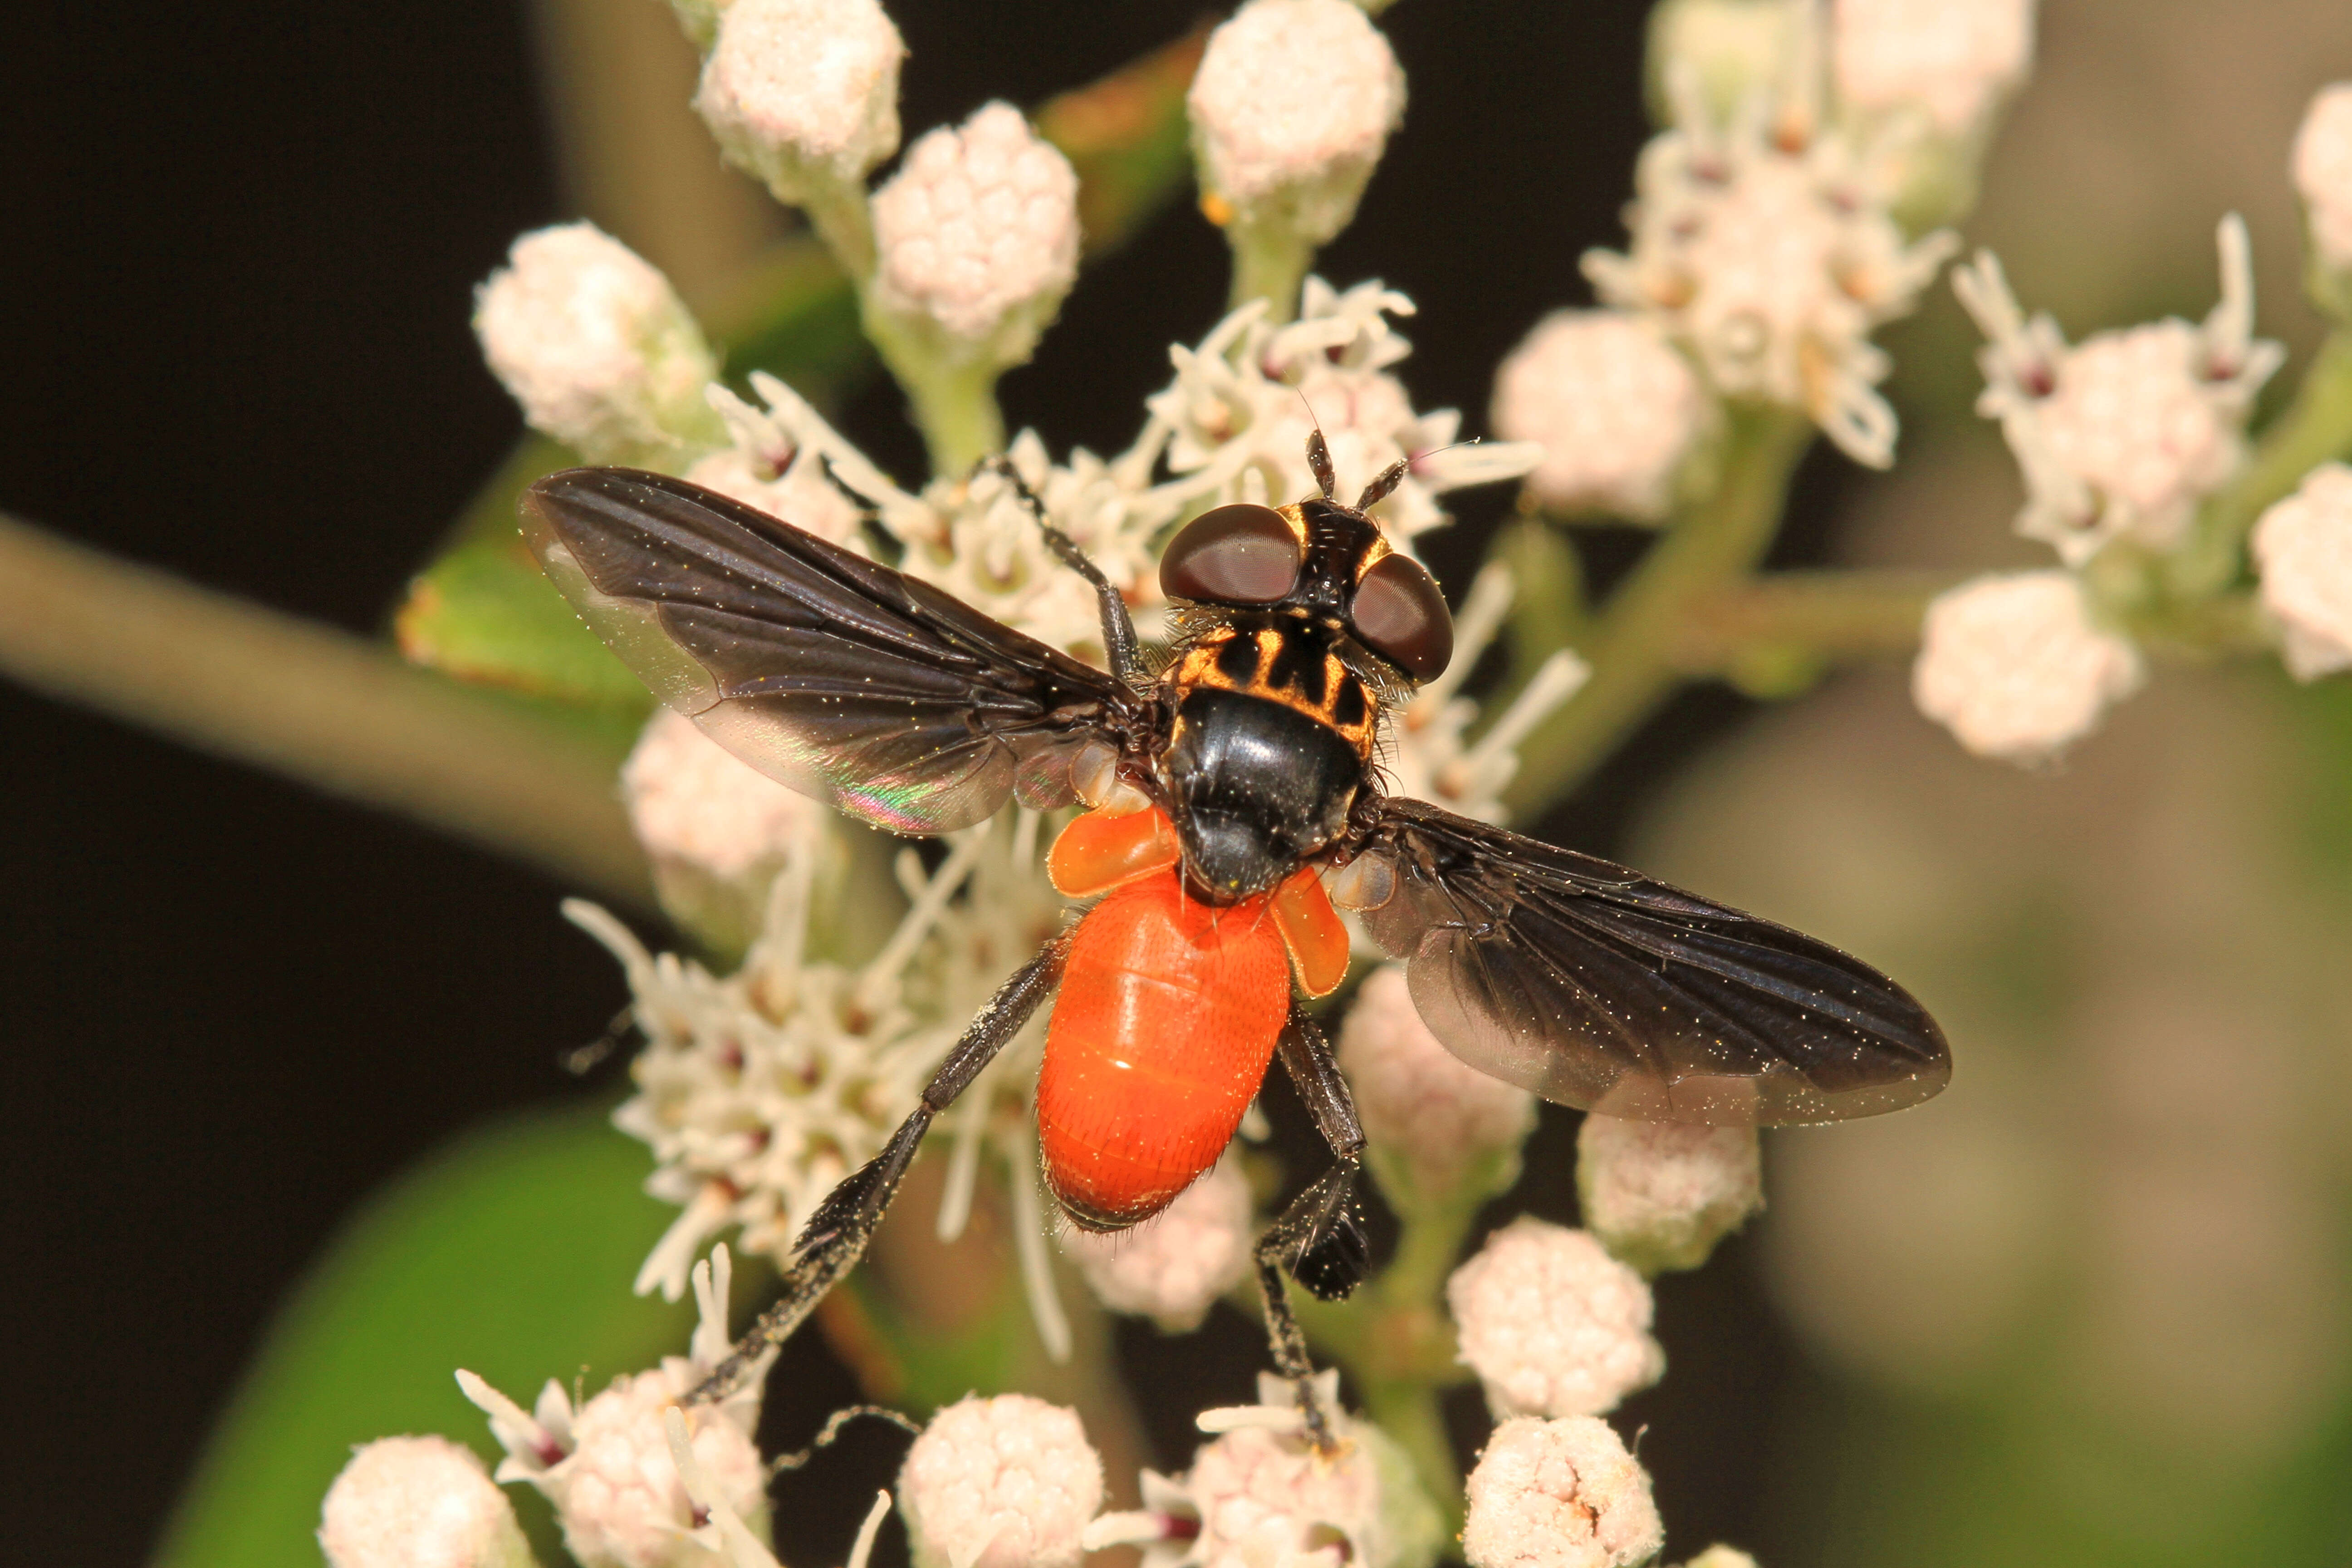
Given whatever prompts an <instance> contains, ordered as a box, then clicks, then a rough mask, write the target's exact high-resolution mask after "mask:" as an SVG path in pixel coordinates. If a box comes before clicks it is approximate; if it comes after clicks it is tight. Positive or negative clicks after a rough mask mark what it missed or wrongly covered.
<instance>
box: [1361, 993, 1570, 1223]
mask: <svg viewBox="0 0 2352 1568" xmlns="http://www.w3.org/2000/svg"><path fill="white" fill-rule="evenodd" d="M1339 1066H1340V1067H1341V1068H1343V1069H1344V1070H1345V1071H1346V1072H1347V1075H1348V1083H1349V1087H1350V1088H1351V1089H1354V1091H1355V1096H1356V1114H1357V1116H1358V1117H1359V1118H1360V1120H1361V1121H1362V1122H1363V1126H1364V1136H1365V1137H1366V1139H1368V1140H1369V1141H1370V1144H1371V1151H1372V1159H1373V1165H1374V1169H1375V1170H1376V1171H1377V1172H1378V1173H1380V1174H1381V1186H1382V1188H1383V1190H1385V1191H1387V1192H1388V1193H1389V1194H1391V1204H1392V1205H1395V1206H1398V1207H1402V1208H1407V1209H1410V1208H1411V1207H1412V1205H1413V1204H1414V1203H1415V1202H1416V1201H1417V1200H1423V1199H1438V1200H1444V1199H1447V1198H1454V1197H1457V1196H1458V1194H1457V1189H1458V1188H1460V1187H1461V1185H1462V1184H1463V1179H1464V1177H1465V1174H1467V1173H1471V1172H1473V1171H1475V1172H1477V1173H1478V1174H1479V1175H1480V1176H1481V1177H1482V1178H1483V1179H1482V1180H1480V1181H1478V1182H1477V1184H1476V1186H1477V1189H1478V1193H1477V1194H1471V1195H1472V1196H1473V1197H1475V1196H1476V1195H1479V1194H1485V1193H1492V1192H1500V1191H1502V1190H1503V1189H1505V1188H1507V1187H1508V1186H1509V1185H1510V1184H1511V1183H1512V1181H1513V1180H1514V1179H1516V1178H1517V1174H1518V1158H1517V1155H1518V1149H1519V1145H1520V1144H1521V1143H1523V1142H1526V1141H1527V1136H1528V1133H1530V1132H1532V1131H1535V1125H1536V1101H1535V1096H1533V1095H1531V1094H1529V1093H1528V1091H1527V1090H1526V1089H1518V1088H1516V1087H1514V1086H1512V1085H1510V1084H1507V1083H1505V1082H1503V1081H1502V1080H1501V1079H1496V1078H1490V1077H1488V1076H1487V1075H1486V1074H1485V1073H1482V1072H1480V1071H1479V1070H1478V1069H1477V1068H1474V1067H1471V1066H1469V1065H1468V1064H1467V1063H1465V1062H1464V1061H1462V1060H1461V1059H1460V1058H1457V1057H1455V1056H1454V1053H1453V1052H1451V1051H1449V1050H1447V1049H1446V1048H1445V1047H1444V1046H1442V1045H1440V1044H1438V1041H1437V1037H1436V1036H1434V1035H1433V1034H1431V1033H1430V1032H1429V1026H1428V1025H1426V1024H1424V1023H1423V1022H1422V1019H1421V1013H1420V1011H1419V1010H1418V1009H1417V1008H1415V1007H1414V1006H1413V1005H1412V994H1410V993H1409V992H1408V991H1407V990H1406V988H1405V978H1404V968H1403V966H1402V964H1394V963H1391V964H1385V965H1383V966H1381V968H1379V969H1376V970H1374V971H1372V973H1370V974H1369V975H1367V976H1366V977H1365V979H1364V983H1363V984H1362V985H1361V986H1360V987H1358V988H1357V991H1356V999H1355V1001H1354V1002H1352V1003H1351V1004H1349V1008H1348V1016H1347V1019H1346V1021H1345V1022H1344V1023H1342V1024H1341V1025H1340V1026H1339Z"/></svg>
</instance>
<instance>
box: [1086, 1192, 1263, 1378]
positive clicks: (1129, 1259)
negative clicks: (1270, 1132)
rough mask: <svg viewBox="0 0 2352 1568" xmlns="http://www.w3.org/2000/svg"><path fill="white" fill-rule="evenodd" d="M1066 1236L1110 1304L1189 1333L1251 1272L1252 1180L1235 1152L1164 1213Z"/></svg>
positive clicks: (1092, 1283)
mask: <svg viewBox="0 0 2352 1568" xmlns="http://www.w3.org/2000/svg"><path fill="white" fill-rule="evenodd" d="M1061 1239H1062V1250H1063V1251H1064V1252H1065V1253H1066V1254H1068V1255H1069V1257H1070V1258H1071V1259H1072V1260H1073V1261H1075V1262H1076V1264H1077V1266H1078V1272H1080V1273H1081V1274H1083V1275H1085V1276H1086V1279H1087V1284H1088V1285H1089V1286H1091V1287H1092V1288H1093V1289H1094V1293H1095V1296H1096V1298H1097V1300H1100V1301H1101V1302H1102V1304H1103V1305H1104V1306H1106V1307H1108V1308H1109V1309H1110V1310H1112V1311H1114V1312H1132V1313H1134V1314H1136V1315H1137V1316H1139V1317H1145V1318H1150V1319H1151V1320H1152V1321H1154V1322H1156V1323H1158V1324H1159V1325H1160V1327H1161V1328H1162V1329H1164V1330H1166V1331H1169V1332H1170V1333H1183V1332H1187V1331H1191V1330H1192V1329H1197V1328H1199V1327H1200V1326H1201V1320H1202V1319H1203V1318H1205V1317H1207V1316H1208V1314H1209V1309H1210V1307H1212V1306H1213V1305H1214V1304H1215V1302H1216V1300H1217V1298H1219V1297H1220V1296H1223V1294H1224V1293H1225V1292H1226V1291H1227V1290H1230V1289H1233V1287H1234V1285H1236V1284H1238V1283H1239V1282H1240V1281H1241V1279H1242V1277H1243V1276H1244V1275H1245V1274H1247V1273H1248V1272H1249V1267H1250V1189H1249V1181H1248V1179H1247V1178H1246V1177H1244V1175H1243V1174H1242V1169H1241V1166H1240V1165H1239V1164H1238V1163H1236V1162H1235V1161H1234V1157H1233V1156H1232V1155H1231V1154H1230V1153H1228V1154H1227V1155H1226V1156H1225V1157H1224V1158H1223V1159H1222V1160H1220V1161H1218V1162H1217V1163H1216V1164H1215V1165H1214V1166H1213V1167H1211V1169H1210V1171H1209V1173H1208V1174H1207V1175H1205V1176H1202V1178H1201V1179H1200V1180H1199V1181H1197V1182H1194V1183H1193V1184H1192V1185H1191V1186H1189V1187H1187V1188H1185V1189H1184V1191H1183V1192H1182V1193H1181V1194H1179V1195H1178V1196H1177V1199H1176V1201H1175V1202H1174V1203H1172V1204H1171V1205H1168V1207H1167V1209H1166V1210H1164V1211H1163V1212H1162V1213H1161V1214H1160V1215H1159V1216H1158V1217H1156V1218H1154V1219H1151V1220H1148V1221H1146V1222H1145V1223H1144V1224H1142V1225H1139V1226H1136V1227H1135V1228H1134V1229H1132V1230H1125V1231H1118V1232H1116V1233H1114V1234H1110V1235H1097V1234H1095V1233H1092V1232H1088V1231H1083V1230H1078V1229H1076V1228H1072V1229H1070V1230H1067V1231H1066V1232H1064V1233H1063V1236H1062V1238H1061Z"/></svg>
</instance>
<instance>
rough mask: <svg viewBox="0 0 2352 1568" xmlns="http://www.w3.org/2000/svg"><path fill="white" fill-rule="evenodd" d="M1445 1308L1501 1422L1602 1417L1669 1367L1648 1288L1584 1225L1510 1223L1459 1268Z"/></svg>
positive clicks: (1526, 1219)
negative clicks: (1656, 1335)
mask: <svg viewBox="0 0 2352 1568" xmlns="http://www.w3.org/2000/svg"><path fill="white" fill-rule="evenodd" d="M1445 1304H1446V1306H1447V1308H1448V1309H1449V1310H1451V1311H1452V1312H1453V1314H1454V1326H1455V1328H1456V1329H1457V1330H1458V1331H1459V1334H1460V1339H1461V1352H1460V1360H1461V1361H1462V1363H1463V1364H1464V1365H1465V1366H1467V1367H1469V1368H1470V1369H1471V1370H1472V1371H1473V1372H1475V1373H1477V1374H1478V1381H1479V1382H1480V1383H1482V1384H1485V1385H1486V1403H1487V1405H1488V1406H1489V1407H1490V1408H1492V1409H1493V1411H1494V1413H1495V1415H1496V1419H1498V1420H1500V1419H1502V1418H1504V1417H1507V1416H1512V1415H1601V1413H1603V1412H1605V1411H1609V1410H1613V1409H1615V1408H1616V1407H1617V1405H1618V1402H1619V1401H1621V1400H1622V1399H1623V1398H1624V1397H1625V1396H1626V1395H1627V1394H1633V1393H1634V1392H1636V1391H1638V1390H1640V1389H1643V1388H1647V1387H1648V1386H1649V1385H1650V1384H1654V1383H1655V1382H1657V1381H1658V1378H1659V1376H1660V1375H1661V1374H1662V1373H1664V1371H1665V1370H1666V1355H1665V1352H1664V1350H1662V1349H1661V1348H1660V1347H1659V1345H1658V1342H1657V1341H1656V1340H1654V1339H1653V1338H1651V1337H1650V1313H1651V1304H1650V1288H1649V1286H1648V1285H1646V1284H1644V1283H1643V1279H1642V1277H1641V1276H1640V1275H1638V1274H1636V1273H1634V1272H1633V1270H1632V1269H1631V1268H1627V1267H1625V1265H1623V1264H1622V1263H1620V1262H1618V1261H1617V1260H1616V1259H1615V1258H1612V1257H1610V1256H1609V1254H1608V1253H1607V1252H1606V1251H1605V1250H1603V1248H1602V1247H1601V1243H1599V1242H1598V1241H1596V1240H1594V1239H1593V1238H1592V1237H1591V1236H1590V1235H1588V1234H1587V1233H1585V1232H1583V1231H1580V1230H1570V1229H1567V1228H1566V1227H1564V1226H1557V1225H1552V1224H1550V1223H1549V1222H1547V1221H1544V1220H1539V1219H1536V1218H1534V1217H1533V1216H1525V1217H1522V1218H1519V1219H1517V1220H1514V1221H1512V1222H1511V1223H1510V1224H1509V1225H1507V1226H1504V1227H1503V1228H1502V1229H1500V1230H1498V1231H1496V1232H1495V1234H1494V1235H1492V1236H1490V1237H1487V1238H1486V1246H1484V1247H1480V1248H1479V1249H1478V1253H1477V1255H1476V1256H1475V1257H1474V1258H1471V1259H1470V1260H1469V1261H1468V1262H1466V1263H1465V1264H1463V1265H1462V1267H1461V1268H1457V1269H1455V1270H1454V1275H1453V1278H1452V1279H1448V1280H1447V1281H1446V1282H1445Z"/></svg>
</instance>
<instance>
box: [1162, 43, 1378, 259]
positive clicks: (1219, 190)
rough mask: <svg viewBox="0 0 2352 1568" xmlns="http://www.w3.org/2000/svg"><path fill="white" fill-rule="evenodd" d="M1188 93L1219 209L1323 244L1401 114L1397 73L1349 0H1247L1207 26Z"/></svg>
mask: <svg viewBox="0 0 2352 1568" xmlns="http://www.w3.org/2000/svg"><path fill="white" fill-rule="evenodd" d="M1185 102H1186V105H1187V107H1188V108H1189V109H1190V110H1191V111H1192V145H1193V152H1194V154H1195V156H1196V157H1197V158H1198V159H1199V161H1200V166H1201V187H1202V191H1203V193H1204V194H1205V200H1206V202H1207V204H1208V205H1209V206H1210V208H1211V210H1212V213H1213V216H1216V217H1217V220H1218V221H1219V222H1221V223H1223V222H1228V221H1230V222H1233V223H1235V224H1238V225H1240V226H1243V227H1245V228H1246V227H1253V226H1264V225H1271V226H1279V227H1283V228H1286V229H1288V230H1290V231H1291V232H1293V233H1294V234H1296V235H1297V237H1299V238H1300V239H1303V240H1305V241H1306V242H1307V244H1309V245H1320V244H1322V243H1323V242H1324V241H1325V240H1328V239H1329V238H1330V237H1332V236H1334V235H1336V234H1338V233H1339V231H1340V230H1341V229H1343V228H1345V227H1347V226H1348V221H1349V219H1350V218H1352V217H1354V216H1356V204H1357V202H1358V201H1359V200H1360V199H1361V197H1362V196H1363V194H1364V186H1365V185H1366V184H1368V183H1369V182H1370V179H1371V177H1372V167H1373V165H1374V164H1376V163H1379V162H1380V158H1381V150H1382V149H1383V148H1385V147H1386V146H1387V145H1388V139H1389V132H1391V131H1392V130H1394V129H1395V128H1396V126H1397V123H1398V121H1401V120H1402V119H1403V117H1404V72H1403V70H1402V68H1399V66H1398V65H1397V61H1396V55H1395V54H1394V53H1393V52H1392V51H1391V49H1390V48H1389V42H1388V39H1387V38H1385V37H1382V36H1381V30H1380V29H1379V28H1378V27H1375V26H1372V24H1371V23H1370V20H1368V19H1367V18H1366V17H1365V16H1364V13H1363V12H1362V11H1361V10H1360V8H1358V7H1357V6H1354V5H1349V4H1348V0H1250V3H1249V4H1248V5H1244V6H1243V7H1242V8H1241V9H1240V10H1239V11H1237V12H1235V13H1234V16H1233V17H1232V19H1230V20H1229V21H1227V22H1226V23H1225V24H1224V25H1223V26H1220V27H1219V28H1218V29H1217V30H1216V31H1215V32H1213V33H1212V34H1211V35H1209V47H1208V48H1207V50H1206V51H1205V52H1204V53H1203V54H1202V57H1201V66H1200V69H1199V71H1198V72H1197V73H1196V74H1195V75H1194V76H1193V78H1192V91H1191V92H1190V94H1189V95H1188V96H1187V98H1186V100H1185ZM1220 209H1222V210H1220Z"/></svg>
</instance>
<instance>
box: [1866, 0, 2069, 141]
mask: <svg viewBox="0 0 2352 1568" xmlns="http://www.w3.org/2000/svg"><path fill="white" fill-rule="evenodd" d="M1830 62H1831V68H1832V79H1833V80H1834V81H1835V83H1836V85H1837V95H1838V99H1839V101H1840V102H1841V103H1842V104H1843V106H1844V107H1846V108H1848V109H1851V110H1860V111H1862V112H1864V113H1866V114H1881V115H1885V114H1917V115H1921V116H1923V117H1924V118H1925V119H1926V121H1927V124H1928V125H1929V126H1930V127H1932V128H1933V129H1934V130H1935V131H1936V132H1938V133H1940V134H1943V135H1946V136H1957V135H1961V134H1964V133H1966V132H1971V131H1973V130H1975V129H1977V128H1978V127H1979V126H1981V125H1982V124H1983V123H1984V122H1985V121H1986V120H1987V119H1989V118H1990V116H1991V114H1992V111H1993V110H1995V109H1996V108H1998V107H1999V105H2000V101H2001V100H2003V99H2004V98H2006V97H2007V96H2008V95H2009V94H2010V93H2011V92H2012V91H2013V90H2015V89H2016V88H2017V87H2018V85H2019V84H2020V83H2021V82H2022V81H2023V80H2024V79H2025V75H2026V72H2027V71H2028V70H2029V69H2030V68H2032V64H2033V0H1835V3H1834V5H1832V7H1831V11H1830Z"/></svg>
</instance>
